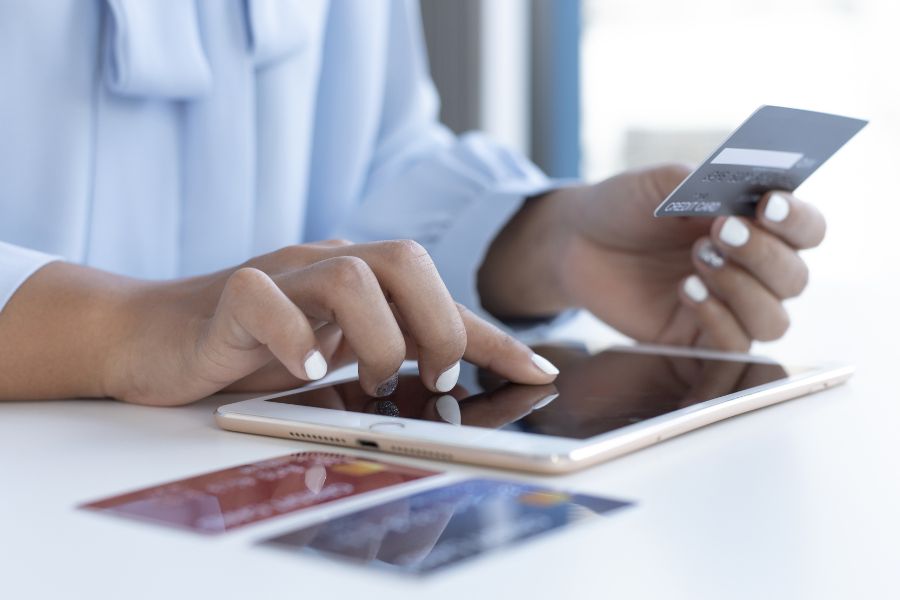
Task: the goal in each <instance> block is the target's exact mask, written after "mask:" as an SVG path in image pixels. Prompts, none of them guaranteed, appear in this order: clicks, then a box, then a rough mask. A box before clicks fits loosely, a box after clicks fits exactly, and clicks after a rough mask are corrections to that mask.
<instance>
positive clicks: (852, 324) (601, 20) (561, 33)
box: [421, 0, 900, 354]
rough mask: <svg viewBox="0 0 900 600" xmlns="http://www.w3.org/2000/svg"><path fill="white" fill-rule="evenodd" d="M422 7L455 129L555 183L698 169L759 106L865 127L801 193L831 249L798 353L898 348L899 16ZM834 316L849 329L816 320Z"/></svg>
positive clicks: (550, 5) (697, 5)
mask: <svg viewBox="0 0 900 600" xmlns="http://www.w3.org/2000/svg"><path fill="white" fill-rule="evenodd" d="M421 1H422V10H423V20H424V23H425V30H426V38H427V43H428V46H429V54H430V59H431V65H432V72H433V76H434V78H435V82H436V84H437V86H438V88H439V90H440V92H441V95H442V99H443V102H444V106H443V111H442V119H443V120H444V122H445V123H447V124H448V125H449V126H450V127H451V128H453V129H454V130H456V131H464V130H468V129H476V128H477V129H484V130H487V131H488V132H490V133H491V134H492V135H493V136H494V137H496V138H498V139H500V140H502V141H504V142H506V143H507V144H510V145H512V146H515V147H517V148H519V149H520V150H522V151H523V152H525V153H526V154H528V155H529V156H531V157H532V158H533V159H534V160H535V161H536V162H537V163H538V164H539V165H541V166H542V167H543V168H544V169H545V170H546V171H547V172H548V173H550V174H551V175H554V176H557V177H564V178H568V177H581V178H586V179H588V180H591V181H593V180H599V179H602V178H605V177H608V176H609V175H612V174H614V173H616V172H617V171H620V170H623V169H630V168H635V167H640V166H644V165H648V164H652V163H656V162H660V161H669V160H676V161H683V162H689V163H696V162H699V161H701V160H703V159H704V158H705V157H706V156H707V155H708V154H709V153H710V152H711V151H712V150H713V149H714V148H715V147H716V146H717V145H718V144H719V143H720V142H721V141H722V140H723V139H724V138H725V137H726V135H727V134H728V133H729V132H730V131H731V130H732V129H734V128H735V127H736V126H737V125H738V124H740V123H741V122H742V121H743V120H744V119H745V118H746V117H747V116H748V115H749V114H750V113H751V112H752V111H753V110H754V109H756V108H757V107H758V106H760V105H762V104H776V105H782V106H790V107H797V108H805V109H810V110H819V111H824V112H834V113H838V114H843V115H847V116H852V117H858V118H864V119H868V120H869V121H870V124H869V126H868V127H866V128H865V129H864V130H863V131H862V132H861V133H860V134H859V135H858V136H857V137H856V138H854V139H853V140H852V141H851V142H850V143H848V144H847V146H846V147H845V148H843V149H842V150H841V151H840V152H838V154H837V155H835V156H834V157H833V158H832V159H831V160H830V161H829V162H828V163H827V164H826V165H825V166H824V167H823V168H822V169H821V170H820V171H819V172H817V173H816V174H815V175H814V176H813V177H812V178H811V179H810V181H809V182H807V183H805V184H804V185H803V186H802V187H801V188H800V189H799V190H798V192H797V194H798V196H801V197H803V198H805V199H808V200H811V201H812V202H814V203H815V204H816V205H817V206H818V207H819V208H820V209H821V210H822V211H823V212H824V213H825V215H826V217H827V218H828V222H829V234H828V238H827V239H826V242H825V243H824V244H823V246H822V247H821V248H818V249H816V250H813V251H810V252H808V253H806V255H805V258H806V260H807V261H808V262H809V263H810V266H811V268H812V274H813V279H812V281H811V284H810V288H809V290H808V292H807V294H805V295H804V296H803V297H801V298H800V299H798V300H795V301H792V302H791V303H790V304H791V306H790V309H791V315H792V317H793V319H794V322H795V327H794V331H793V332H792V333H791V334H789V337H790V338H791V339H795V340H796V339H797V336H798V334H797V333H796V330H797V329H799V330H800V331H801V332H802V334H801V335H802V336H803V338H802V339H804V340H805V343H803V344H802V346H803V347H804V348H803V352H810V351H811V352H813V353H815V352H816V351H817V350H821V348H822V344H820V343H818V342H820V341H821V342H826V343H825V346H826V347H831V346H832V342H833V341H834V340H833V339H832V336H834V335H845V336H852V338H851V339H845V340H844V341H843V342H842V343H845V344H851V345H852V344H856V343H873V342H874V341H878V340H880V341H881V342H882V343H886V342H887V341H888V338H887V336H886V335H884V334H885V333H888V334H890V333H893V334H894V335H896V334H898V333H900V325H898V320H897V319H896V317H889V316H888V315H887V314H886V310H885V311H877V310H875V307H876V306H881V305H882V304H884V305H885V306H886V307H889V306H896V305H897V304H900V293H898V290H900V267H898V264H900V243H898V242H897V241H895V238H897V237H898V235H900V232H898V231H897V227H898V225H897V223H898V222H900V202H898V200H897V199H896V198H895V195H896V192H895V188H894V175H895V174H896V173H897V171H898V169H900V150H898V145H900V70H898V65H897V61H898V59H897V57H900V34H898V26H900V2H897V1H896V0H689V1H688V0H640V1H638V2H635V1H633V0H457V1H453V2H448V1H446V0H421ZM823 300H830V301H831V304H834V307H833V309H832V314H834V316H835V317H837V319H836V321H838V324H837V325H836V328H835V327H830V328H828V329H827V330H823V328H822V327H821V318H820V317H821V313H822V310H821V308H820V309H819V310H818V311H817V310H813V308H814V305H815V303H817V302H818V303H819V304H821V302H822V301H823ZM895 301H896V303H895ZM807 305H808V306H809V307H810V309H811V310H809V311H807V310H804V309H803V308H802V307H803V306H807ZM866 309H868V312H869V313H875V314H876V315H877V316H873V315H872V314H868V315H867V314H866ZM813 315H817V316H816V317H815V318H813ZM841 322H844V323H846V331H843V330H841V325H840V323H841ZM886 327H887V329H885V328H886ZM860 329H864V330H869V329H871V330H872V331H871V333H872V334H873V336H859V335H854V334H855V333H860ZM826 337H827V339H826ZM793 347H794V348H797V346H796V345H795V346H793ZM890 347H891V349H892V347H893V344H891V345H890ZM780 348H781V347H780V346H779V347H778V348H776V350H777V349H780ZM851 354H852V352H851Z"/></svg>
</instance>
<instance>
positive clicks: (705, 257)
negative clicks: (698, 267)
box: [697, 240, 725, 269]
mask: <svg viewBox="0 0 900 600" xmlns="http://www.w3.org/2000/svg"><path fill="white" fill-rule="evenodd" d="M697 258H699V259H700V260H701V261H703V263H704V264H706V265H707V266H709V267H712V268H713V269H721V268H722V267H723V266H724V265H725V257H724V256H722V254H721V253H720V252H719V249H718V248H716V247H715V245H713V243H712V241H711V240H704V241H703V243H702V244H700V247H699V248H698V249H697Z"/></svg>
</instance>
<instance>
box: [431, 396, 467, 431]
mask: <svg viewBox="0 0 900 600" xmlns="http://www.w3.org/2000/svg"><path fill="white" fill-rule="evenodd" d="M434 408H435V409H436V410H437V413H438V414H439V415H440V417H441V418H442V419H443V420H445V421H447V422H448V423H450V424H451V425H462V413H461V412H460V411H459V402H457V401H456V398H454V397H453V396H449V395H447V396H441V397H440V398H438V399H437V402H435V403H434Z"/></svg>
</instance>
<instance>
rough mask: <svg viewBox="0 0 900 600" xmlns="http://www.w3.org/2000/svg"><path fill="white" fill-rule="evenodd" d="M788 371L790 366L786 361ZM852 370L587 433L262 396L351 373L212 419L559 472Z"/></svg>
mask: <svg viewBox="0 0 900 600" xmlns="http://www.w3.org/2000/svg"><path fill="white" fill-rule="evenodd" d="M609 350H618V351H626V352H638V353H649V354H664V355H670V356H690V357H696V358H711V359H716V358H719V359H731V360H742V361H750V362H759V363H772V362H773V361H771V360H769V359H766V358H762V357H758V356H753V355H749V354H735V353H725V352H714V351H708V350H696V349H687V348H672V347H665V346H649V345H637V346H616V347H613V348H609ZM410 369H411V370H412V372H415V366H414V363H413V365H411V366H410V365H406V366H405V370H410ZM788 371H789V372H790V371H791V369H790V367H788ZM852 374H853V367H851V366H846V365H844V366H839V365H825V366H818V367H812V368H805V369H804V370H802V371H801V372H798V373H796V374H793V375H789V376H788V377H787V378H784V379H781V380H778V381H774V382H771V383H768V384H765V385H761V386H758V387H755V388H751V389H749V390H744V391H741V392H737V393H734V394H729V395H727V396H722V397H719V398H714V399H712V400H707V401H705V402H701V403H699V404H695V405H692V406H688V407H686V408H682V409H679V410H676V411H673V412H670V413H666V414H664V415H660V416H658V417H654V418H651V419H647V420H646V421H642V422H640V423H635V424H633V425H628V426H625V427H622V428H620V429H616V430H613V431H608V432H605V433H602V434H600V435H597V436H594V437H591V438H586V439H572V438H563V437H556V436H549V435H540V434H530V433H523V432H515V431H506V430H498V429H487V428H482V427H472V426H464V425H462V426H459V425H451V424H448V423H440V422H435V421H421V420H416V419H405V418H400V417H385V416H381V415H375V414H368V413H356V412H346V411H339V410H332V409H325V408H316V407H307V406H298V405H294V404H282V403H276V402H267V400H270V399H273V398H278V397H281V396H286V395H290V394H295V393H297V392H298V391H303V390H311V389H316V388H319V387H323V386H327V385H334V384H335V383H340V382H343V381H348V380H352V379H354V378H353V377H348V378H343V379H339V380H337V381H329V382H327V383H321V384H316V385H310V386H306V387H304V388H300V389H299V390H297V389H294V390H289V391H285V392H279V393H277V394H269V395H267V396H262V397H259V398H253V399H250V400H245V401H242V402H237V403H234V404H228V405H225V406H221V407H219V409H218V410H217V411H216V422H217V423H218V424H219V426H220V427H222V428H224V429H229V430H232V431H241V432H245V433H255V434H261V435H270V436H276V437H284V438H288V439H297V440H303V441H311V442H319V443H326V444H336V445H343V446H350V447H354V448H370V449H377V450H380V451H384V452H391V453H397V454H406V455H411V456H417V457H420V458H430V459H437V460H446V461H456V462H468V463H475V464H482V465H489V466H498V467H504V468H515V469H522V470H527V471H534V472H544V473H553V472H557V473H561V472H568V471H572V470H575V469H578V468H582V467H584V466H588V465H590V464H595V463H597V462H601V461H603V460H608V459H610V458H613V457H615V456H620V455H622V454H625V453H627V452H631V451H634V450H637V449H639V448H643V447H646V446H649V445H652V444H655V443H657V442H660V441H662V440H664V439H668V438H670V437H673V436H676V435H679V434H681V433H685V432H687V431H691V430H693V429H697V428H698V427H702V426H704V425H708V424H710V423H714V422H716V421H721V420H723V419H727V418H728V417H732V416H735V415H738V414H741V413H745V412H748V411H751V410H755V409H757V408H762V407H764V406H769V405H771V404H775V403H778V402H782V401H784V400H788V399H791V398H796V397H798V396H802V395H805V394H809V393H812V392H815V391H818V390H822V389H825V388H827V387H831V386H833V385H837V384H839V383H842V382H844V381H846V380H847V379H848V378H849V377H850V376H851V375H852Z"/></svg>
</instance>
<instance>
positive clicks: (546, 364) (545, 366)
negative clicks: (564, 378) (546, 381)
mask: <svg viewBox="0 0 900 600" xmlns="http://www.w3.org/2000/svg"><path fill="white" fill-rule="evenodd" d="M531 362H533V363H534V366H536V367H537V368H538V369H540V370H541V371H543V372H544V373H546V374H547V375H559V369H557V368H556V366H555V365H554V364H553V363H552V362H550V361H549V360H547V359H546V358H544V357H543V356H541V355H540V354H532V355H531Z"/></svg>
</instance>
